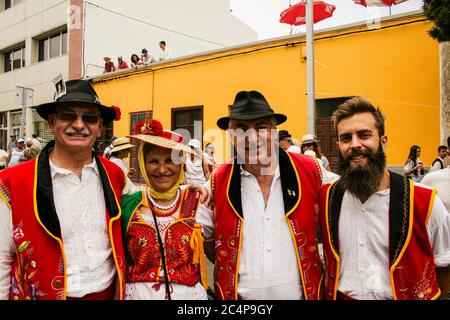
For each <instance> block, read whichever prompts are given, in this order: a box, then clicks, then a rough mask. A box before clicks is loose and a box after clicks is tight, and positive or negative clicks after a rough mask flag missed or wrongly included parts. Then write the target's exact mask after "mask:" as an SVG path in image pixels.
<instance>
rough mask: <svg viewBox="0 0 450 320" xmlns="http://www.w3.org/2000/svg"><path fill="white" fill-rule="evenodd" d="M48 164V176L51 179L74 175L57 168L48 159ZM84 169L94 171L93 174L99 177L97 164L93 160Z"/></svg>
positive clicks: (71, 172)
mask: <svg viewBox="0 0 450 320" xmlns="http://www.w3.org/2000/svg"><path fill="white" fill-rule="evenodd" d="M49 163H50V174H51V176H52V179H53V178H54V177H55V176H56V175H61V176H68V175H70V174H74V172H73V171H70V170H67V169H64V168H60V167H58V166H56V165H55V164H54V163H53V162H52V160H50V159H49ZM84 169H89V170H94V172H95V173H96V174H97V175H98V176H100V172H99V170H98V166H97V162H96V161H95V159H93V160H92V163H90V164H87V165H85V166H84V167H83V170H84Z"/></svg>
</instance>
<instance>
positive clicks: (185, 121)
mask: <svg viewBox="0 0 450 320" xmlns="http://www.w3.org/2000/svg"><path fill="white" fill-rule="evenodd" d="M177 129H183V130H186V131H187V132H189V136H187V135H186V134H183V137H184V141H185V142H186V143H187V142H189V140H190V139H194V138H195V139H198V140H200V142H201V143H203V107H201V106H199V107H187V108H175V109H172V131H175V130H177Z"/></svg>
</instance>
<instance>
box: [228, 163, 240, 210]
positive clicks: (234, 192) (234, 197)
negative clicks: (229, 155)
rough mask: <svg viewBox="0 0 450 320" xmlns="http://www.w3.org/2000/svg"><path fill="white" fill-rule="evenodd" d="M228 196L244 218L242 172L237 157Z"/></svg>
mask: <svg viewBox="0 0 450 320" xmlns="http://www.w3.org/2000/svg"><path fill="white" fill-rule="evenodd" d="M227 192H228V198H229V199H230V201H231V204H232V205H233V207H234V208H235V209H236V212H237V213H238V214H239V216H240V217H241V218H244V212H243V211H242V198H241V172H240V165H239V164H238V161H237V158H236V159H235V161H234V166H233V171H232V172H231V178H230V187H229V188H228V191H227Z"/></svg>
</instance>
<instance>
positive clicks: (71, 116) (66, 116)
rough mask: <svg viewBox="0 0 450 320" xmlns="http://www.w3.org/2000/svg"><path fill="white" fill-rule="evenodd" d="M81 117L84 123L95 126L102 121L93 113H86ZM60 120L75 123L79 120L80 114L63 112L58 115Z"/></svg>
mask: <svg viewBox="0 0 450 320" xmlns="http://www.w3.org/2000/svg"><path fill="white" fill-rule="evenodd" d="M80 116H81V119H82V120H83V122H84V123H89V124H95V123H98V121H99V120H100V117H99V116H98V114H96V113H93V112H86V113H83V114H81V115H80ZM58 119H59V120H62V121H67V122H74V121H75V120H77V119H78V114H77V113H76V112H73V111H61V112H59V113H58Z"/></svg>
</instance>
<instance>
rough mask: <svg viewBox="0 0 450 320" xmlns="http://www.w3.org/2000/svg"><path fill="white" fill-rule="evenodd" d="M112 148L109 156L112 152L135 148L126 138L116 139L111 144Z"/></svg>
mask: <svg viewBox="0 0 450 320" xmlns="http://www.w3.org/2000/svg"><path fill="white" fill-rule="evenodd" d="M112 145H113V148H112V149H111V151H110V152H109V153H110V154H113V153H114V152H117V151H120V150H125V149H130V148H134V147H135V146H134V145H132V144H131V143H130V139H128V138H125V137H123V138H117V139H115V140H114V141H113V143H112Z"/></svg>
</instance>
